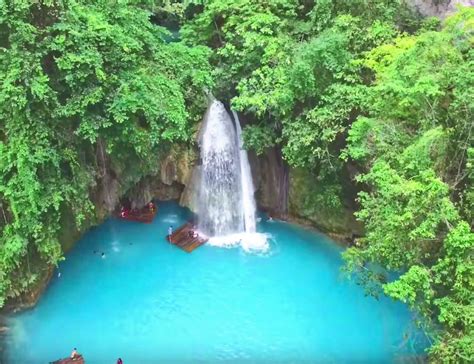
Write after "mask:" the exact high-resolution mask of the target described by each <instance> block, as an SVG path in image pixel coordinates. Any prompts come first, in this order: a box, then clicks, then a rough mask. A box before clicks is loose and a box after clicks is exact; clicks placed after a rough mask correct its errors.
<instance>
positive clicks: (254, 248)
mask: <svg viewBox="0 0 474 364" xmlns="http://www.w3.org/2000/svg"><path fill="white" fill-rule="evenodd" d="M207 243H208V244H209V245H211V246H216V247H221V248H235V247H241V248H242V249H243V250H244V251H245V252H247V253H266V252H268V250H269V249H270V244H269V236H268V234H263V233H237V234H230V235H225V236H214V237H212V238H210V239H209V241H208V242H207Z"/></svg>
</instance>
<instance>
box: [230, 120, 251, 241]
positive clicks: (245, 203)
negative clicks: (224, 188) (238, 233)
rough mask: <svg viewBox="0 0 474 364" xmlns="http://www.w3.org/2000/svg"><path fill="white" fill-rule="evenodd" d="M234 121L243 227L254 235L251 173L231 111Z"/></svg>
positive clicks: (237, 123)
mask: <svg viewBox="0 0 474 364" xmlns="http://www.w3.org/2000/svg"><path fill="white" fill-rule="evenodd" d="M232 114H233V115H234V120H235V130H236V131H237V143H238V145H239V148H240V175H241V184H242V199H241V200H242V211H243V213H244V227H245V232H246V233H254V232H255V231H256V222H255V210H256V208H255V198H254V192H255V190H254V187H253V180H252V173H251V171H250V163H249V157H248V154H247V151H246V150H245V149H244V141H243V139H242V128H241V126H240V120H239V116H238V115H237V113H236V112H235V111H232Z"/></svg>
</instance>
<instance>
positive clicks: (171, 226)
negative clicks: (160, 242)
mask: <svg viewBox="0 0 474 364" xmlns="http://www.w3.org/2000/svg"><path fill="white" fill-rule="evenodd" d="M172 234H173V225H170V227H169V228H168V235H169V236H171V235H172Z"/></svg>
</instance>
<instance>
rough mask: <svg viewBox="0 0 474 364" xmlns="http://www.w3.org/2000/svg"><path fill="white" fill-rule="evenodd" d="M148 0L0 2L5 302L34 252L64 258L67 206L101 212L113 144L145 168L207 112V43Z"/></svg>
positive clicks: (80, 214) (29, 271) (82, 214)
mask: <svg viewBox="0 0 474 364" xmlns="http://www.w3.org/2000/svg"><path fill="white" fill-rule="evenodd" d="M138 3H139V2H136V1H131V2H127V1H117V2H110V1H106V0H96V1H88V2H82V1H75V0H70V1H44V2H30V1H20V0H12V1H8V2H5V1H2V2H0V83H1V84H2V87H1V90H0V155H1V159H0V202H1V210H2V211H1V212H2V214H1V219H0V231H1V237H0V265H1V269H0V306H2V305H3V303H4V302H5V299H7V298H9V297H15V296H18V295H20V294H21V293H22V292H24V291H25V290H27V289H28V288H29V286H30V285H31V283H32V282H33V281H34V279H35V277H36V274H37V273H38V266H41V265H38V264H35V265H32V264H30V259H32V258H37V257H38V256H39V257H40V259H41V261H43V262H44V263H46V264H49V265H52V264H56V263H57V262H58V260H59V259H61V256H62V251H61V246H60V242H59V241H58V232H59V229H60V220H61V217H62V214H63V213H64V211H65V210H72V212H73V214H74V216H75V218H76V222H77V225H78V226H80V225H81V224H82V223H83V222H84V219H85V218H86V217H88V216H90V215H91V214H92V213H93V211H92V210H93V205H92V203H91V200H90V198H89V192H90V190H91V188H92V187H93V186H94V184H95V183H96V180H97V179H100V177H101V173H103V172H102V171H101V169H102V168H103V162H104V160H103V159H104V158H105V157H104V156H105V155H107V157H108V158H111V159H112V161H113V162H115V163H122V164H129V165H134V166H139V167H140V169H141V171H142V172H141V173H142V174H143V175H146V174H147V173H148V171H149V170H150V169H151V168H154V166H153V164H154V163H155V162H156V158H157V156H158V155H159V153H160V151H163V150H167V149H169V147H170V145H171V143H176V142H186V141H187V140H189V137H190V135H191V133H192V129H193V125H194V124H195V123H196V122H197V121H198V120H199V118H200V115H201V114H202V112H203V107H204V106H205V99H204V92H203V90H204V89H206V88H210V87H211V86H212V79H211V75H210V66H209V63H208V61H207V59H208V56H209V52H208V50H207V48H205V47H193V48H189V47H186V46H185V45H183V44H182V43H173V44H167V43H166V42H165V41H164V38H165V36H166V33H167V31H166V30H165V29H163V28H161V27H159V26H156V25H154V24H153V23H151V22H150V15H151V14H150V13H149V12H148V11H145V10H142V9H141V8H139V7H138V5H139V4H138ZM97 150H100V152H101V154H102V161H100V158H99V159H98V158H97ZM99 154H100V153H99Z"/></svg>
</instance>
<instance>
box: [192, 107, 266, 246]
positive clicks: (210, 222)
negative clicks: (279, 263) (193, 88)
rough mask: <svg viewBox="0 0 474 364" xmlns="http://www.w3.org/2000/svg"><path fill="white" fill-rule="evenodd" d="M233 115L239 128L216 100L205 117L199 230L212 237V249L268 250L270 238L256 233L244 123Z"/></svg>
mask: <svg viewBox="0 0 474 364" xmlns="http://www.w3.org/2000/svg"><path fill="white" fill-rule="evenodd" d="M233 115H234V120H235V125H234V122H233V121H232V118H231V116H230V115H229V113H228V112H227V110H226V108H225V107H224V105H223V104H222V103H221V102H219V101H217V100H213V101H211V103H210V105H209V108H208V110H207V112H206V115H205V117H204V122H203V128H202V130H201V134H200V137H199V144H200V151H201V162H202V165H201V168H200V172H201V178H200V181H201V184H200V186H199V192H198V216H199V219H198V228H199V230H200V231H201V232H202V233H204V234H206V235H208V236H210V237H211V239H210V240H209V243H210V244H211V245H217V246H234V245H237V244H240V245H241V246H242V247H243V248H244V249H246V250H252V249H258V250H262V249H264V250H266V249H267V248H268V244H267V242H266V241H267V239H266V236H264V235H262V234H257V233H256V208H255V206H256V205H255V199H254V187H253V181H252V174H251V170H250V164H249V161H248V156H247V151H246V150H245V149H244V148H243V141H242V136H241V133H242V130H241V127H240V121H239V118H238V115H237V113H235V112H233Z"/></svg>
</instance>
